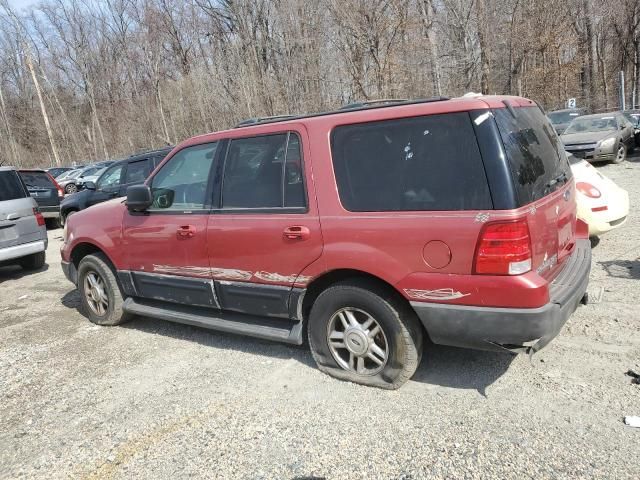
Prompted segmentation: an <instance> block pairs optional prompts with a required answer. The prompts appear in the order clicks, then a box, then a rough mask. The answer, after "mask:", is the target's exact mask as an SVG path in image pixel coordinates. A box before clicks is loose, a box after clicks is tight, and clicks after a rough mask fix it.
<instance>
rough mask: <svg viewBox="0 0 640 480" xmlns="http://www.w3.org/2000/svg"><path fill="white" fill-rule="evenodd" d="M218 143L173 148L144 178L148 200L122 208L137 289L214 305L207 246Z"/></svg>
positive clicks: (179, 300) (158, 297) (178, 300)
mask: <svg viewBox="0 0 640 480" xmlns="http://www.w3.org/2000/svg"><path fill="white" fill-rule="evenodd" d="M217 147H218V143H207V144H202V145H194V146H189V147H185V148H183V149H182V150H180V151H178V152H176V153H175V154H174V155H173V156H172V157H171V158H170V159H169V160H168V161H167V162H166V163H165V164H164V165H163V166H162V167H161V168H160V169H159V170H158V171H157V172H156V173H155V175H154V176H153V177H152V178H150V179H149V181H148V182H147V184H148V185H149V186H150V187H151V191H152V194H153V198H154V202H153V205H152V206H151V207H150V208H149V209H148V210H147V211H145V212H133V213H132V212H129V211H127V212H126V213H125V215H124V219H123V242H124V249H125V251H126V252H127V256H128V266H129V270H130V275H131V279H130V280H131V281H132V282H133V283H134V284H135V287H136V291H137V293H138V295H140V296H142V297H146V298H150V299H155V300H162V301H170V302H176V303H183V304H189V305H199V306H207V307H218V302H217V299H216V295H215V290H214V287H213V282H212V280H211V269H210V268H209V255H208V251H207V221H208V218H209V211H210V208H211V201H210V199H211V198H212V193H211V189H212V183H213V182H212V176H213V172H214V171H215V165H216V163H217V159H218V156H219V155H218V149H217Z"/></svg>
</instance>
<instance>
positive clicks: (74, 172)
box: [60, 170, 82, 180]
mask: <svg viewBox="0 0 640 480" xmlns="http://www.w3.org/2000/svg"><path fill="white" fill-rule="evenodd" d="M80 172H82V170H71V171H70V172H67V173H63V174H62V175H61V176H60V180H63V179H67V178H76V177H77V176H78V175H80Z"/></svg>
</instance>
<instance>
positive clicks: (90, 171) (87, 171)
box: [82, 167, 100, 177]
mask: <svg viewBox="0 0 640 480" xmlns="http://www.w3.org/2000/svg"><path fill="white" fill-rule="evenodd" d="M98 170H100V167H91V168H87V169H85V170H84V171H83V172H82V176H83V177H88V176H90V175H95V174H96V172H97V171H98Z"/></svg>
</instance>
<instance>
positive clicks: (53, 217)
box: [20, 169, 64, 228]
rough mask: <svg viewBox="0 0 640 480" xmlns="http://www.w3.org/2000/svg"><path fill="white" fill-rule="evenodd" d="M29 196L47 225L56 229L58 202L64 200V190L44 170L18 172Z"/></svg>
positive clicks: (58, 212)
mask: <svg viewBox="0 0 640 480" xmlns="http://www.w3.org/2000/svg"><path fill="white" fill-rule="evenodd" d="M20 176H21V177H22V180H23V181H24V183H25V185H26V186H27V189H28V190H29V194H30V195H31V196H32V197H33V198H34V199H35V200H36V202H37V203H38V207H39V209H40V212H41V213H42V216H43V217H44V218H45V219H46V220H47V221H48V222H47V223H48V224H49V225H50V226H51V227H53V228H58V227H59V226H60V225H59V224H58V221H59V218H60V200H61V199H62V198H64V190H63V189H62V187H60V185H58V183H57V182H56V181H55V179H54V178H53V177H52V176H51V174H49V173H48V172H46V171H45V170H37V169H31V170H24V169H23V170H20Z"/></svg>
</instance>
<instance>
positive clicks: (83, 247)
mask: <svg viewBox="0 0 640 480" xmlns="http://www.w3.org/2000/svg"><path fill="white" fill-rule="evenodd" d="M92 253H102V254H103V255H104V256H107V255H106V254H105V253H104V252H103V251H102V250H100V249H99V248H98V247H96V246H95V245H94V244H92V243H81V244H79V245H76V247H75V248H74V249H73V251H72V252H71V261H72V262H73V264H74V265H75V267H76V268H78V266H79V265H80V261H81V260H82V259H83V258H84V257H86V256H87V255H91V254H92ZM107 258H108V257H107Z"/></svg>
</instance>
